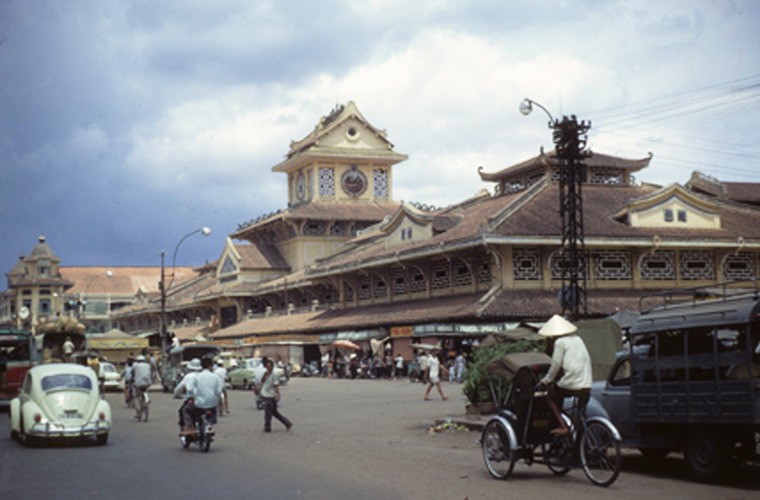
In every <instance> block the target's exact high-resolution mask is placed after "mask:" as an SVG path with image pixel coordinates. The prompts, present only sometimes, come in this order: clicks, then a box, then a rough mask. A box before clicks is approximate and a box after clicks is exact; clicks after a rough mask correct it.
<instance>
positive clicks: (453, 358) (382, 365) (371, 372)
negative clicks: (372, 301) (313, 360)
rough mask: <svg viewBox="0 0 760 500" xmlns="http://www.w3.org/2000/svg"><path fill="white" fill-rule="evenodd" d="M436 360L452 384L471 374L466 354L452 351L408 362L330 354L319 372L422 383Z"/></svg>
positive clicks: (360, 353)
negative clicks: (412, 380)
mask: <svg viewBox="0 0 760 500" xmlns="http://www.w3.org/2000/svg"><path fill="white" fill-rule="evenodd" d="M433 357H434V358H436V359H437V360H438V362H439V363H440V366H441V367H442V368H444V369H445V371H446V375H447V377H448V381H449V382H458V383H462V382H463V381H464V377H465V374H466V373H467V363H468V362H467V357H466V356H465V354H464V352H462V351H449V352H447V353H446V355H445V356H444V355H443V350H442V349H434V350H430V351H427V352H420V353H418V354H416V355H415V356H414V357H413V358H412V359H409V360H407V359H404V357H403V356H402V355H401V354H396V355H395V356H393V355H392V354H391V353H390V352H386V353H385V354H376V355H374V356H372V355H370V354H369V353H367V352H364V351H357V352H351V353H341V352H340V351H339V350H335V351H334V352H332V353H330V352H326V353H324V354H323V355H322V358H321V360H320V366H319V371H320V373H321V375H322V376H323V377H327V378H348V379H357V378H359V379H399V378H403V377H411V378H412V379H417V380H420V381H423V380H427V379H428V378H429V368H430V367H429V364H430V362H431V358H433Z"/></svg>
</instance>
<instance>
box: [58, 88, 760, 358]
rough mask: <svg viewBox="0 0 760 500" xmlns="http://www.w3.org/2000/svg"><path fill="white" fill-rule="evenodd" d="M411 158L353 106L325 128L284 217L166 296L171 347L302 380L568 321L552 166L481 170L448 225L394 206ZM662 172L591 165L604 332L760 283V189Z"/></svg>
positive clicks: (141, 325)
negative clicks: (189, 346)
mask: <svg viewBox="0 0 760 500" xmlns="http://www.w3.org/2000/svg"><path fill="white" fill-rule="evenodd" d="M405 159H407V156H406V155H404V154H401V153H398V152H396V151H395V150H394V146H393V144H392V143H391V142H390V141H389V140H388V136H387V133H386V132H385V131H384V130H381V129H379V128H377V127H375V126H374V125H372V124H371V123H370V122H369V121H368V120H367V119H366V118H365V117H364V116H363V115H362V114H361V113H360V112H359V110H358V108H357V107H356V105H355V104H354V103H352V102H349V103H347V104H346V105H345V106H338V107H337V108H335V109H334V110H333V111H332V112H330V113H329V114H328V115H326V116H325V117H323V118H321V119H320V120H319V122H318V123H317V124H316V126H315V127H314V129H313V130H312V131H311V132H310V133H309V134H308V135H307V136H306V137H304V138H303V139H301V140H298V141H293V142H292V143H291V144H290V147H289V149H288V151H287V153H286V155H285V159H284V160H283V161H282V162H280V163H278V164H277V165H275V166H274V167H273V168H272V170H273V172H275V173H277V174H284V176H285V178H286V182H287V183H288V200H287V205H286V208H284V209H282V210H279V211H277V212H275V213H272V214H267V215H263V216H261V217H258V218H256V219H252V220H250V221H248V222H245V223H243V224H240V226H239V227H238V229H237V230H236V231H235V232H234V233H232V234H231V235H229V238H228V239H227V240H226V242H225V245H224V246H223V248H222V249H220V256H219V258H218V259H217V260H216V261H215V262H213V263H210V264H207V265H204V266H201V267H199V268H197V269H195V270H194V274H193V275H192V276H188V277H186V279H176V280H174V281H173V282H172V283H171V284H170V286H169V287H168V288H167V291H166V312H167V315H168V318H169V322H170V325H169V330H170V331H171V333H172V334H173V335H175V336H177V337H178V338H179V339H180V341H182V342H194V341H211V342H214V343H218V344H220V345H222V346H224V347H225V348H226V349H230V350H237V351H241V352H242V354H243V355H246V356H250V355H253V354H254V353H259V354H263V355H273V356H275V357H280V358H282V359H286V360H289V361H291V362H293V363H303V362H306V361H311V360H315V359H317V358H318V357H319V355H320V352H322V351H323V350H324V349H325V348H326V347H327V346H329V345H330V344H331V343H332V342H334V341H336V340H350V341H353V342H355V343H358V344H359V345H361V346H362V347H365V348H367V347H368V346H369V345H370V341H372V340H376V341H377V340H381V341H383V342H384V343H386V344H388V345H390V346H391V347H392V349H393V351H394V352H400V353H401V354H402V355H404V356H405V357H410V356H411V345H412V344H415V343H420V342H421V343H434V344H438V343H442V344H446V345H448V346H451V347H454V348H457V347H461V346H462V345H463V344H465V345H466V344H467V343H472V342H476V341H478V340H479V339H482V338H483V337H484V336H486V335H488V334H491V333H503V332H512V333H513V334H517V333H518V332H519V331H520V329H519V328H518V327H519V325H525V324H529V323H532V322H542V321H545V320H546V319H547V318H549V317H550V316H551V315H552V314H555V313H558V312H560V311H561V307H560V305H559V303H558V292H559V290H560V288H561V286H562V260H561V259H560V258H559V256H560V253H559V252H560V248H561V221H560V218H559V215H558V203H559V201H558V200H559V186H558V183H557V177H558V161H557V158H556V157H555V155H554V153H553V152H544V151H540V152H539V154H537V155H536V156H535V157H533V158H529V159H527V160H525V161H523V162H520V163H518V164H515V165H511V166H508V167H506V168H502V169H499V170H494V171H486V170H484V169H480V170H479V172H478V173H479V175H480V177H481V180H482V181H483V182H484V189H483V190H482V191H481V192H479V193H478V194H476V195H475V196H473V197H471V198H469V199H466V200H463V201H461V202H459V203H456V204H454V205H451V206H448V207H444V208H434V207H429V206H425V205H421V204H411V203H401V202H397V201H395V200H394V199H393V170H394V168H396V167H398V166H400V167H401V168H403V166H402V165H399V164H401V163H402V162H403V161H404V160H405ZM652 161H653V157H652V155H646V156H644V157H641V158H637V159H627V158H619V157H614V156H610V155H605V154H603V153H601V152H593V154H592V156H591V157H590V158H588V159H587V160H586V162H585V164H586V169H587V171H586V176H585V179H586V180H585V183H584V184H583V191H582V193H583V203H584V225H585V249H586V251H587V258H586V260H585V273H586V287H587V294H588V315H589V317H592V318H605V317H609V316H611V315H615V314H616V313H620V312H622V311H627V310H633V311H635V310H637V309H638V307H639V300H640V297H641V296H642V295H643V294H645V293H647V292H651V291H657V290H665V289H671V288H676V287H691V286H702V285H712V284H716V283H720V282H724V281H728V280H752V279H755V278H756V277H757V275H758V272H760V208H759V207H760V200H759V199H758V196H757V194H756V193H758V192H760V183H722V182H720V181H719V180H717V179H713V178H709V177H707V176H704V175H701V174H699V173H695V174H694V175H693V176H692V178H691V180H690V181H689V182H688V183H686V184H685V185H680V184H675V183H674V184H671V185H668V186H657V185H652V184H647V183H645V182H639V181H637V180H636V178H637V177H642V178H644V177H646V169H647V167H649V165H650V163H651V162H652ZM489 188H490V190H489ZM104 280H105V279H103V280H98V281H96V283H97V282H100V281H104ZM61 286H63V285H61ZM93 287H94V284H93ZM160 312H161V309H160V300H159V297H158V294H157V293H155V292H147V291H144V290H140V291H138V293H137V294H136V295H135V297H134V298H133V300H132V303H131V304H129V305H126V306H124V307H121V308H119V309H118V310H114V311H111V312H110V320H111V322H112V325H113V326H118V327H119V328H120V329H122V330H123V331H126V332H127V333H130V334H133V335H151V334H156V333H157V332H158V331H159V328H160V321H159V319H160Z"/></svg>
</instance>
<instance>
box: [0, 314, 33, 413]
mask: <svg viewBox="0 0 760 500" xmlns="http://www.w3.org/2000/svg"><path fill="white" fill-rule="evenodd" d="M39 361H40V359H39V353H38V351H37V344H36V343H35V341H34V335H32V334H31V333H30V332H29V331H27V330H19V329H15V328H2V327H0V410H2V411H8V407H9V406H10V403H11V399H13V398H15V397H16V396H18V393H19V389H20V388H21V383H22V382H23V380H24V376H26V372H28V371H29V369H30V368H31V367H32V366H34V365H36V364H38V363H39Z"/></svg>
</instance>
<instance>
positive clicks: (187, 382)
mask: <svg viewBox="0 0 760 500" xmlns="http://www.w3.org/2000/svg"><path fill="white" fill-rule="evenodd" d="M197 376H198V372H187V373H185V376H184V377H182V381H181V382H180V383H179V384H177V387H175V388H174V397H179V396H181V395H182V394H183V393H184V394H185V399H187V398H190V397H192V396H193V392H194V391H195V377H197Z"/></svg>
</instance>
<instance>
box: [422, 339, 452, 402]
mask: <svg viewBox="0 0 760 500" xmlns="http://www.w3.org/2000/svg"><path fill="white" fill-rule="evenodd" d="M440 352H441V350H440V349H433V352H431V353H430V356H428V358H427V360H425V361H424V364H425V370H426V371H427V373H428V385H427V389H425V398H424V399H425V401H429V400H430V398H429V397H428V396H430V391H431V389H433V386H435V387H436V388H437V389H438V394H440V395H441V399H442V400H444V401H446V400H447V399H449V398H448V397H446V395H445V394H444V393H443V389H442V388H441V370H443V371H444V374H445V372H446V371H447V370H446V367H445V366H441V361H440V359H438V355H439V353H440Z"/></svg>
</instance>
